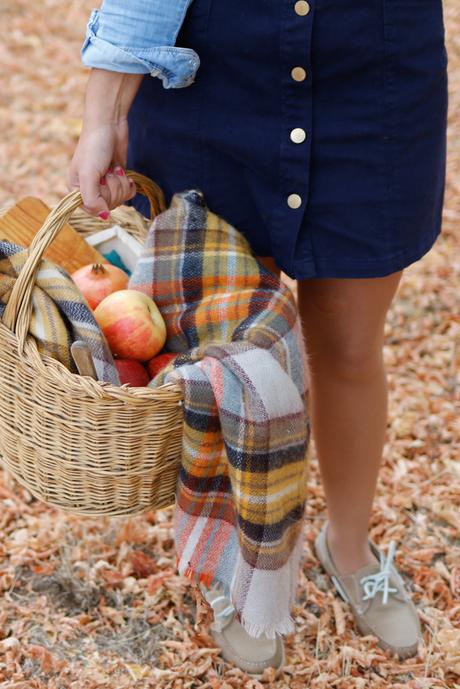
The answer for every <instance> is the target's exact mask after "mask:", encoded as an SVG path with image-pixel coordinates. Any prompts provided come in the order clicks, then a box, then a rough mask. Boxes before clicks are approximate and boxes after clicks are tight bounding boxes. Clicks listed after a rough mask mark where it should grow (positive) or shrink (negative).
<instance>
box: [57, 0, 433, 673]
mask: <svg viewBox="0 0 460 689" xmlns="http://www.w3.org/2000/svg"><path fill="white" fill-rule="evenodd" d="M182 46H186V47H185V48H184V47H182ZM82 59H83V62H84V63H85V64H86V65H88V66H90V67H91V68H92V70H91V74H90V77H89V81H88V85H87V91H86V99H85V109H84V118H83V129H82V133H81V137H80V141H79V143H78V146H77V149H76V151H75V154H74V156H73V160H72V163H71V166H70V170H69V175H68V186H69V188H70V189H74V188H80V189H81V192H82V195H83V200H84V204H85V208H86V210H88V212H90V213H92V214H98V215H100V216H101V217H103V218H107V217H108V211H109V210H110V209H112V208H115V207H116V206H118V205H119V204H121V203H124V202H126V201H129V200H131V199H133V197H134V189H133V187H132V185H130V183H129V181H128V180H127V178H126V176H125V174H124V167H125V166H128V167H129V168H132V169H135V170H137V171H139V172H142V173H144V174H146V175H147V176H149V177H151V178H152V179H154V180H155V181H156V182H157V183H159V184H160V186H161V187H162V188H163V190H164V191H165V194H166V197H167V201H169V199H170V197H171V195H172V194H173V193H174V192H175V191H178V190H182V189H186V188H191V187H195V188H196V187H198V188H200V189H202V190H203V192H204V195H205V198H206V200H207V203H208V205H209V207H210V208H211V209H212V210H213V211H214V212H216V213H217V214H219V215H221V216H223V217H225V218H226V219H227V220H229V221H230V222H231V223H232V224H233V225H234V226H236V227H237V228H238V229H239V230H240V231H241V232H243V234H245V236H246V237H247V238H248V240H249V242H250V244H251V246H252V248H253V250H254V252H255V253H256V254H257V255H258V256H259V257H260V260H261V261H262V262H264V263H265V265H266V266H267V267H269V268H270V269H272V270H274V271H275V272H277V273H278V274H279V272H280V270H283V271H284V272H285V273H286V274H287V275H289V276H290V277H292V278H294V279H297V281H298V300H299V309H300V314H301V318H302V322H303V325H304V330H305V339H306V344H307V349H308V353H309V356H310V362H311V367H312V370H311V384H312V387H311V416H312V428H313V434H314V437H315V444H316V448H317V453H318V459H319V463H320V469H321V474H322V479H323V482H324V488H325V493H326V499H327V506H328V520H327V521H326V523H325V524H324V526H323V528H322V529H321V530H320V532H319V534H318V537H317V539H316V543H315V551H316V554H317V556H318V558H319V560H320V562H321V564H322V565H323V567H324V568H325V570H326V571H327V572H328V573H329V574H330V575H331V576H332V581H333V583H334V585H335V587H336V589H337V591H338V592H339V593H340V595H341V596H342V597H343V598H344V600H346V601H347V602H349V604H350V606H351V610H352V612H353V615H354V618H355V621H356V623H357V626H358V629H359V630H360V631H361V632H362V633H364V634H366V633H372V634H375V635H376V636H377V637H378V639H379V643H380V645H381V646H382V647H384V648H388V649H390V650H392V651H394V652H396V653H398V654H399V656H400V657H407V656H411V655H414V654H415V653H416V652H417V645H418V642H419V640H420V625H419V621H418V617H417V613H416V610H415V607H414V605H413V603H412V602H411V600H410V598H409V595H408V593H407V591H406V590H405V587H404V583H403V581H402V579H401V578H400V576H399V575H398V573H397V571H396V569H395V567H394V565H393V564H392V559H393V555H394V553H393V552H388V554H387V557H386V558H384V556H383V553H382V552H380V551H379V550H378V549H377V547H376V546H375V544H374V543H372V541H370V539H369V537H368V525H369V519H370V514H371V509H372V502H373V497H374V492H375V487H376V481H377V476H378V470H379V465H380V461H381V456H382V448H383V444H384V436H385V427H386V422H387V384H386V377H385V370H384V366H383V361H382V344H383V333H384V323H385V318H386V314H387V311H388V308H389V306H390V304H391V302H392V299H393V297H394V295H395V293H396V291H397V288H398V285H399V282H400V280H401V276H402V272H403V269H404V268H405V267H406V266H408V265H410V264H411V263H413V262H414V261H416V260H419V259H420V258H421V257H422V256H423V255H424V254H426V252H427V251H429V249H430V248H431V247H432V245H433V244H434V242H435V240H436V238H437V236H438V235H439V232H440V226H441V211H442V205H443V198H444V182H445V153H446V150H445V149H446V119H447V114H446V113H447V54H446V49H445V44H444V24H443V14H442V2H441V0H400V1H399V2H396V0H379V1H378V2H377V1H376V0H375V1H374V2H369V0H309V1H308V2H306V1H305V0H298V1H297V2H295V0H265V1H264V2H260V0H257V1H256V0H235V1H234V2H232V3H231V4H229V3H225V2H223V1H222V0H194V2H192V3H190V0H180V1H179V0H150V1H147V2H146V1H145V0H130V2H128V3H126V2H123V0H105V2H104V4H103V7H102V9H101V10H100V11H98V10H93V12H92V14H91V17H90V20H89V23H88V28H87V35H86V40H85V42H84V44H83V47H82ZM149 74H150V75H151V76H152V77H154V78H151V79H149V78H146V79H144V78H143V77H144V75H149ZM128 124H129V136H128ZM133 203H134V205H135V206H136V207H137V208H138V209H139V210H140V211H141V212H143V213H144V214H147V207H146V202H145V200H144V199H141V198H136V199H135V201H133ZM207 596H208V598H209V600H210V601H211V602H212V604H213V605H214V607H215V608H216V610H217V614H216V618H218V617H219V616H220V618H221V619H220V622H221V624H220V627H219V629H220V631H218V630H216V631H215V636H216V639H217V640H218V643H219V644H220V646H221V647H222V652H223V654H224V656H225V657H227V658H228V659H230V660H233V661H234V662H235V663H236V664H238V665H239V666H240V667H242V668H244V669H246V670H248V671H253V672H256V671H261V670H262V669H263V668H264V667H266V666H270V665H275V666H277V667H280V665H281V664H282V657H283V656H282V642H281V641H280V640H279V639H278V640H277V641H276V642H273V641H271V640H267V639H263V638H258V639H253V638H252V637H248V635H247V634H246V633H245V631H244V630H243V629H242V628H241V626H238V625H239V623H238V622H237V621H236V619H235V618H234V617H233V616H232V614H231V606H229V601H227V600H225V598H222V597H220V598H218V597H216V596H218V592H217V593H215V592H214V593H213V592H209V591H208V592H207ZM219 610H220V612H219ZM223 619H225V623H222V620H223Z"/></svg>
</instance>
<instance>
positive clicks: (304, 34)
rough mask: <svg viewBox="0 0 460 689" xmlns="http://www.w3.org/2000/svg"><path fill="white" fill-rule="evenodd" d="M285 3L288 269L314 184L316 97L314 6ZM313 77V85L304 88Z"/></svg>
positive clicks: (283, 170) (284, 246) (283, 226)
mask: <svg viewBox="0 0 460 689" xmlns="http://www.w3.org/2000/svg"><path fill="white" fill-rule="evenodd" d="M285 1H286V4H287V7H286V10H285V11H284V12H283V25H282V31H281V37H280V40H281V55H282V67H283V71H284V72H285V74H284V77H283V80H282V88H283V109H282V123H281V131H282V141H281V146H280V152H281V154H280V156H281V157H280V192H281V199H280V205H279V207H278V208H277V210H276V211H275V213H274V216H273V221H274V224H275V225H276V229H275V232H276V239H275V242H276V244H278V245H279V248H280V251H282V252H283V253H284V254H286V252H288V254H289V256H288V261H287V264H288V265H290V266H291V268H292V266H293V260H294V256H295V249H296V244H297V238H298V234H299V230H300V225H301V223H302V218H303V217H304V214H305V209H306V206H307V200H308V189H309V184H310V156H311V107H312V102H311V98H312V95H311V88H310V83H309V82H310V81H311V79H310V75H309V70H310V52H311V34H312V21H313V16H314V3H308V2H305V1H304V0H297V2H295V3H293V2H292V0H285ZM307 76H308V80H309V82H308V83H302V82H306V80H307ZM298 125H300V126H298ZM287 237H289V239H288V240H287V239H286V238H287ZM307 260H308V258H307Z"/></svg>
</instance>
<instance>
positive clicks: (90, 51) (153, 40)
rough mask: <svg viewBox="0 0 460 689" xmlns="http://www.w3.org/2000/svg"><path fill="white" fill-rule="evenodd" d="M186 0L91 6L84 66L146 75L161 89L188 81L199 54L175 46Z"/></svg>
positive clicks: (122, 0) (112, 0)
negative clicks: (160, 84)
mask: <svg viewBox="0 0 460 689" xmlns="http://www.w3.org/2000/svg"><path fill="white" fill-rule="evenodd" d="M191 2H192V0H104V2H103V4H102V7H101V9H100V10H98V9H93V10H92V12H91V14H90V17H89V21H88V24H87V27H86V36H85V40H84V43H83V45H82V48H81V59H82V62H83V64H85V65H86V66H87V67H97V68H99V69H107V70H111V71H115V72H125V73H131V74H150V75H151V76H154V77H159V78H160V79H161V80H162V81H163V86H164V88H181V87H184V86H189V85H190V84H191V83H193V81H194V79H195V74H196V71H197V69H198V67H199V65H200V59H199V56H198V55H197V53H196V52H195V51H194V50H193V49H192V48H181V47H176V46H175V45H174V44H175V42H176V38H177V35H178V33H179V30H180V27H181V26H182V23H183V21H184V18H185V15H186V13H187V9H188V7H189V5H190V4H191Z"/></svg>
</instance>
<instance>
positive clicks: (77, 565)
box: [0, 0, 460, 689]
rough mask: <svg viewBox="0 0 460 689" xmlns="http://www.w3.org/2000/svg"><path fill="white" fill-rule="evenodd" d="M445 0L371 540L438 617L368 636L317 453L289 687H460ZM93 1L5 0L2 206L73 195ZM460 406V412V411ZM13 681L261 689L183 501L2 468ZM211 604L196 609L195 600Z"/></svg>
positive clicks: (427, 614) (454, 96) (0, 558)
mask: <svg viewBox="0 0 460 689" xmlns="http://www.w3.org/2000/svg"><path fill="white" fill-rule="evenodd" d="M456 5H457V3H456V0H447V2H446V3H445V20H446V28H447V34H448V36H447V39H448V50H449V65H450V120H449V124H450V126H449V166H448V184H447V190H446V203H445V211H444V227H443V233H442V236H441V238H440V239H439V240H438V242H437V243H436V245H435V247H434V249H433V250H432V251H431V252H430V253H429V254H428V255H427V256H425V257H424V258H423V260H422V261H419V262H418V263H416V264H414V265H413V266H411V267H410V268H409V269H407V270H406V271H405V274H404V278H403V282H402V285H401V288H400V291H399V294H398V296H397V299H396V300H395V302H394V305H393V307H392V309H391V313H390V315H389V318H388V325H387V339H386V347H385V356H386V361H387V365H388V374H389V384H390V423H389V428H388V442H387V445H386V448H385V457H384V463H383V467H382V471H381V475H380V482H379V488H378V495H377V498H376V502H375V508H374V512H373V519H372V531H371V536H372V537H373V538H374V539H375V540H376V541H377V542H378V543H380V544H382V545H385V544H387V543H388V541H389V540H390V539H392V538H394V539H397V541H398V542H399V547H398V551H397V565H398V567H399V569H400V571H401V572H402V574H403V576H404V578H405V580H406V581H407V583H408V586H409V588H410V590H411V591H412V594H413V598H414V601H415V602H416V604H417V606H418V609H419V610H420V614H421V617H422V620H423V628H424V643H423V646H422V648H421V649H420V653H419V655H418V656H417V657H415V658H412V659H409V660H407V661H404V662H397V661H396V660H395V659H392V658H391V657H390V656H389V655H388V654H387V653H384V652H383V651H381V650H380V649H379V648H378V647H377V646H376V644H375V639H373V638H372V637H368V638H360V637H359V636H358V635H357V634H356V632H355V630H354V628H353V624H352V620H351V616H350V613H349V612H348V610H347V607H346V606H345V604H343V603H342V602H341V601H340V599H339V598H337V597H336V596H335V595H334V593H333V592H332V589H331V587H330V585H329V582H328V580H327V578H326V577H325V575H324V574H323V573H322V572H321V570H320V568H319V566H318V562H317V560H316V559H315V557H314V555H313V553H312V547H311V546H312V542H313V539H314V536H315V534H316V532H317V530H318V529H319V527H320V525H321V522H322V520H323V519H324V517H325V502H324V496H323V490H322V487H321V484H320V480H319V475H318V468H317V463H316V460H315V458H314V453H313V461H312V469H311V477H310V500H309V506H308V521H307V525H306V531H305V533H306V540H305V561H304V567H303V574H302V580H301V586H300V588H299V605H298V609H297V612H296V621H297V632H296V633H295V634H294V635H292V636H291V637H290V638H289V639H288V643H287V665H286V669H285V673H284V675H283V676H282V678H281V679H280V680H278V681H277V682H272V678H271V675H270V672H267V674H266V678H265V681H264V684H265V686H267V685H269V686H273V687H276V688H281V687H283V688H284V687H286V688H287V687H290V689H303V688H304V687H312V688H313V689H325V688H326V687H337V688H338V689H345V688H346V689H353V688H355V687H356V689H363V688H364V687H372V688H373V689H384V688H389V687H394V688H395V689H397V688H402V687H408V689H428V688H430V689H431V688H435V687H460V510H459V507H460V505H459V502H460V495H459V479H460V476H459V474H460V467H459V437H460V428H459V419H458V411H459V408H458V407H459V405H458V400H459V396H458V383H459V381H458V377H457V376H458V368H457V367H458V359H459V350H458V341H459V331H460V321H459V304H460V298H459V284H460V251H459V242H458V239H459V226H460V143H459V135H460V41H459V35H460V8H459V7H458V6H456ZM90 8H91V3H89V2H87V1H86V0H85V1H84V2H78V1H77V0H72V1H69V2H65V3H63V2H58V0H41V1H40V2H34V3H30V2H26V0H13V2H10V3H6V2H5V3H1V4H0V23H1V26H2V27H6V29H7V30H4V31H3V32H2V41H1V43H0V85H1V89H0V123H1V134H0V160H1V161H2V165H1V168H0V206H5V205H9V204H10V203H12V202H13V201H15V200H18V199H19V198H20V197H22V196H24V195H26V194H34V195H37V196H40V197H41V198H43V199H44V200H45V201H47V202H48V203H50V204H53V203H56V202H57V201H58V200H59V199H60V197H61V196H63V195H64V194H65V193H66V191H67V190H66V187H65V183H64V178H65V173H66V170H67V165H68V162H69V160H70V157H71V154H72V152H73V148H74V146H75V143H76V140H77V136H78V131H79V124H80V121H79V118H80V114H81V103H82V94H83V88H84V83H85V79H86V71H85V70H84V69H83V68H82V66H81V64H80V61H79V48H80V45H81V42H82V36H83V35H84V27H85V22H86V18H87V16H88V13H89V10H90ZM456 415H457V416H456ZM0 500H1V504H2V507H1V512H0V534H1V541H0V591H1V599H0V689H7V688H8V689H42V688H44V687H48V689H67V688H69V689H96V687H97V688H98V687H101V688H102V687H111V688H113V689H121V688H123V687H131V688H132V689H137V688H141V687H142V688H148V687H156V688H157V689H186V688H189V689H193V688H194V687H201V688H202V689H217V688H218V687H221V688H222V689H230V688H231V687H233V688H236V687H244V688H245V689H255V688H256V687H259V688H260V687H261V684H259V683H258V682H257V681H254V680H250V679H249V678H248V677H247V676H246V675H245V674H244V673H242V672H241V671H239V670H237V669H232V668H231V667H230V666H228V665H226V664H225V663H223V662H222V661H221V660H220V658H219V654H218V650H217V649H216V648H214V647H213V643H212V639H211V637H210V636H209V634H208V632H207V628H206V625H205V624H201V625H196V624H195V621H196V617H197V614H198V618H199V619H201V618H203V617H204V616H205V613H206V611H205V610H204V609H202V607H201V604H200V602H199V601H197V600H196V597H195V594H194V589H193V587H192V586H190V584H189V582H188V581H187V580H185V579H183V578H182V577H178V576H177V575H176V573H175V569H174V562H173V534H172V530H171V514H172V512H171V509H168V510H164V511H161V512H158V513H148V514H145V515H143V516H141V517H136V518H133V519H130V520H126V519H115V518H113V519H108V518H107V519H102V520H100V519H89V518H79V517H77V516H73V515H72V516H68V515H65V514H63V513H61V512H58V511H55V510H53V509H51V508H48V507H47V506H44V505H43V504H42V503H40V502H38V501H36V500H35V499H34V498H33V497H32V496H31V495H29V494H28V493H27V491H25V490H24V489H23V488H21V487H20V486H19V485H17V483H16V482H15V481H14V480H13V479H12V478H11V477H8V476H6V475H5V474H4V473H3V474H2V473H1V472H0ZM197 609H198V610H197Z"/></svg>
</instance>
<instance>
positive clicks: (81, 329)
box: [0, 240, 120, 385]
mask: <svg viewBox="0 0 460 689" xmlns="http://www.w3.org/2000/svg"><path fill="white" fill-rule="evenodd" d="M27 256H28V250H27V249H25V248H24V247H22V246H18V245H16V244H12V243H11V242H8V241H5V240H3V241H0V319H1V318H2V316H3V312H4V310H5V306H6V304H7V303H8V299H9V296H10V293H11V289H12V287H13V285H14V283H15V281H16V278H17V276H18V275H19V273H20V272H21V270H22V268H23V266H24V263H25V262H26V259H27ZM32 306H33V308H32V316H31V321H30V327H29V333H30V335H32V336H33V337H34V338H35V340H36V342H37V347H38V350H39V352H41V353H44V354H47V355H48V356H51V357H53V358H54V359H57V360H58V361H60V362H61V363H62V364H64V366H66V367H67V368H68V369H69V370H70V371H72V372H73V373H77V369H76V367H75V364H74V362H73V359H72V356H71V353H70V345H71V344H72V342H74V341H75V340H84V341H85V342H87V343H88V346H89V348H90V350H91V354H92V355H93V359H94V365H95V367H96V373H97V376H98V379H99V380H104V381H107V382H109V383H113V384H114V385H120V379H119V377H118V373H117V369H116V368H115V365H114V363H113V357H112V354H111V352H110V350H109V348H108V345H107V343H106V340H105V338H104V335H103V334H102V332H101V330H100V328H99V326H98V324H97V323H96V321H95V319H94V316H93V314H92V312H91V309H90V308H89V306H88V305H87V303H86V301H85V300H84V298H83V296H82V294H81V292H80V290H79V289H78V288H77V286H76V285H75V284H74V282H73V281H72V280H71V278H70V277H69V275H68V274H67V273H66V271H65V270H63V269H62V268H60V267H58V266H56V265H55V264H54V263H51V262H50V261H47V260H45V259H44V260H42V262H41V264H40V268H39V270H38V272H37V276H36V280H35V285H34V289H33V291H32Z"/></svg>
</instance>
